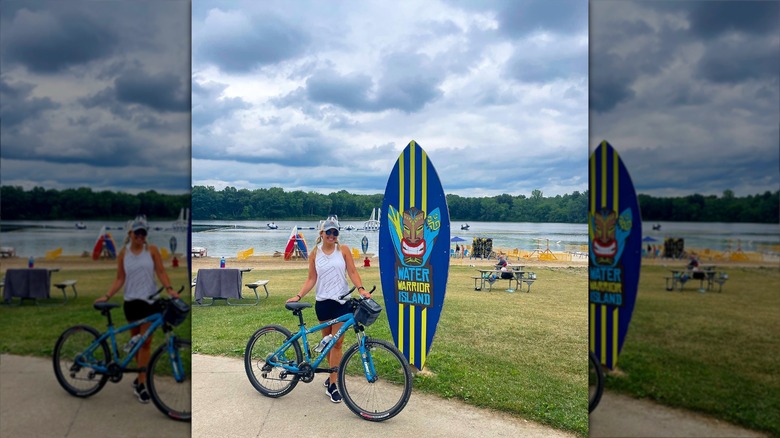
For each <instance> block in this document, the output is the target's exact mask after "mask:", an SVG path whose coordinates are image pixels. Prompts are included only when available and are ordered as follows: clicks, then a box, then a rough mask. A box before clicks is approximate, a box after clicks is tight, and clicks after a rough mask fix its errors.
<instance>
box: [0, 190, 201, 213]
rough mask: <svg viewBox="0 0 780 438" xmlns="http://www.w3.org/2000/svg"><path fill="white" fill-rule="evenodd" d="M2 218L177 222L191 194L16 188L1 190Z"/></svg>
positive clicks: (0, 210)
mask: <svg viewBox="0 0 780 438" xmlns="http://www.w3.org/2000/svg"><path fill="white" fill-rule="evenodd" d="M0 203H2V209H0V217H2V219H3V220H90V219H97V220H127V219H129V218H132V217H134V216H136V215H138V214H145V215H146V217H148V218H150V219H153V220H160V219H175V218H176V217H178V216H179V211H180V210H181V209H182V208H189V206H190V195H189V194H183V195H170V194H162V193H157V192H155V191H154V190H149V191H146V192H143V193H138V194H129V193H123V192H112V191H108V190H105V191H99V192H93V191H92V189H91V188H89V187H81V188H78V189H64V190H56V189H44V188H43V187H35V188H33V189H32V190H28V191H26V190H24V189H22V188H21V187H16V186H3V187H1V188H0Z"/></svg>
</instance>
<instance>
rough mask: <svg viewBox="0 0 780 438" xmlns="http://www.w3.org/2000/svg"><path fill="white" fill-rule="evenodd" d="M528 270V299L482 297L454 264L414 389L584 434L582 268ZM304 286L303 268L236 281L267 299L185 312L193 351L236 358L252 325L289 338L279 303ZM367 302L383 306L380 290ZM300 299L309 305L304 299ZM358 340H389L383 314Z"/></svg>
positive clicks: (375, 277)
mask: <svg viewBox="0 0 780 438" xmlns="http://www.w3.org/2000/svg"><path fill="white" fill-rule="evenodd" d="M535 272H537V275H538V278H539V280H538V281H537V282H536V283H534V285H533V287H532V292H531V293H530V294H526V293H524V292H515V293H513V294H510V293H506V292H504V291H503V288H504V287H506V282H504V281H501V282H498V283H496V288H495V289H494V290H493V292H490V293H485V292H475V291H474V281H473V280H472V279H471V276H473V275H475V274H477V272H476V270H475V269H474V268H469V267H467V266H453V267H452V268H451V270H450V277H449V281H448V288H447V295H446V299H445V303H444V307H443V313H442V317H441V320H440V322H439V327H438V329H437V332H436V335H435V338H434V342H433V345H432V348H431V352H430V355H429V356H428V358H427V360H426V363H425V370H424V372H422V373H417V374H416V375H415V379H414V390H415V391H421V392H426V393H430V394H435V395H438V396H441V397H444V398H454V399H459V400H463V401H464V402H466V403H468V404H471V405H474V406H479V407H485V408H491V409H495V410H498V411H502V412H505V413H508V414H510V415H513V416H517V417H519V418H525V419H529V420H534V421H538V422H540V423H544V424H548V425H550V426H552V427H555V428H557V429H562V430H568V431H572V432H574V433H576V434H578V435H580V436H586V435H587V433H588V415H587V373H586V370H587V363H586V361H587V359H586V351H587V336H585V333H587V304H586V303H587V296H586V294H585V292H584V291H585V289H586V287H587V271H586V269H585V268H584V267H582V268H547V269H544V268H539V269H535ZM360 274H361V276H362V278H363V283H364V284H365V285H374V284H376V285H377V286H378V285H379V284H380V282H379V273H378V270H377V269H371V270H370V271H363V270H361V271H360ZM305 278H306V270H305V269H296V270H280V271H263V270H254V271H251V272H248V273H246V274H244V282H249V281H254V280H258V279H268V280H271V281H270V283H269V284H268V288H269V291H270V292H271V296H270V298H269V299H267V300H266V299H261V302H260V304H259V305H258V306H249V307H235V306H231V307H229V306H225V305H224V304H223V303H218V304H216V305H214V306H211V307H204V308H194V309H193V313H194V316H193V328H192V330H193V340H194V343H193V351H195V352H198V353H203V354H210V355H224V356H231V357H243V353H244V348H245V347H246V343H247V341H248V339H249V337H250V336H251V335H252V333H254V332H255V330H256V329H258V328H260V327H261V326H264V325H267V324H279V325H282V326H284V327H287V328H288V329H290V330H291V331H294V330H296V329H297V325H296V324H297V318H294V317H293V316H292V314H291V312H290V311H288V310H285V309H284V302H285V301H286V300H287V299H288V298H289V297H292V296H293V295H295V294H296V293H297V292H298V291H299V288H300V286H301V285H302V284H303V282H304V280H305ZM245 292H246V291H245ZM374 298H375V300H376V301H377V302H379V303H380V304H382V305H383V307H384V298H383V297H382V293H381V291H377V292H376V293H375V294H374ZM304 301H309V302H313V293H310V294H309V295H307V296H306V298H304ZM304 316H305V317H306V321H307V324H308V325H309V326H312V325H314V323H316V317H315V314H314V310H313V309H308V310H307V311H306V312H305V314H304ZM367 332H368V333H369V335H371V336H372V337H376V338H382V339H387V340H392V336H391V334H390V328H389V325H388V322H387V318H386V316H385V313H384V312H383V313H382V315H381V316H380V318H379V319H378V320H377V322H375V323H374V324H373V325H372V326H371V327H369V328H368V330H367ZM346 336H347V337H346V339H345V348H346V347H348V346H349V345H351V344H352V343H354V340H355V338H354V334H352V333H351V332H350V333H348V334H347V335H346ZM248 384H249V382H248V381H247V385H248Z"/></svg>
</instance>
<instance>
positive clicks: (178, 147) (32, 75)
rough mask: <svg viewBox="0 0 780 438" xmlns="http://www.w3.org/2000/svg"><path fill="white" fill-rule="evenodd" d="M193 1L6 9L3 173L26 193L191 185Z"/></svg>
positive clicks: (0, 8) (1, 70) (1, 39)
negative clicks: (40, 188)
mask: <svg viewBox="0 0 780 438" xmlns="http://www.w3.org/2000/svg"><path fill="white" fill-rule="evenodd" d="M190 19H191V16H190V3H189V1H179V0H175V1H174V0H168V1H164V2H156V1H155V2H153V1H144V2H137V1H133V2H131V1H110V2H109V1H80V0H68V1H65V2H62V1H53V0H49V1H14V0H3V1H2V2H0V117H1V121H0V170H2V172H1V173H2V177H1V178H2V180H1V182H2V184H3V185H14V186H22V187H24V188H26V189H29V188H32V187H33V186H43V187H45V188H47V189H49V188H51V189H64V188H71V187H91V188H92V189H93V190H117V191H124V192H131V193H132V192H138V191H145V190H149V189H154V190H156V191H158V192H161V193H183V192H187V191H189V187H190V182H191V181H190V144H189V143H190V83H189V77H190V76H189V75H190Z"/></svg>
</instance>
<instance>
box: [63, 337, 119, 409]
mask: <svg viewBox="0 0 780 438" xmlns="http://www.w3.org/2000/svg"><path fill="white" fill-rule="evenodd" d="M99 337H100V333H98V331H97V330H95V329H94V328H92V327H90V326H86V325H77V326H73V327H71V328H69V329H67V330H65V331H64V332H63V333H62V335H60V337H59V339H57V343H56V344H55V345H54V353H53V354H52V361H53V364H54V375H55V376H57V381H58V382H59V383H60V385H62V387H63V388H65V390H66V391H68V393H70V394H71V395H75V396H76V397H89V396H90V395H92V394H95V393H97V392H98V391H100V390H101V389H102V388H103V386H105V385H106V382H107V381H108V376H107V375H105V374H98V373H97V372H96V371H95V370H94V368H92V366H91V365H99V366H105V365H106V364H108V362H109V361H110V358H111V353H110V350H109V349H108V344H107V343H106V342H105V341H103V342H101V343H100V345H98V347H97V348H96V349H95V351H93V352H92V353H91V354H89V355H85V354H84V353H85V352H86V351H87V348H88V347H89V346H90V345H91V344H92V343H93V342H95V340H96V339H97V338H99ZM77 360H78V361H77Z"/></svg>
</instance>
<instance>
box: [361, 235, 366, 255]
mask: <svg viewBox="0 0 780 438" xmlns="http://www.w3.org/2000/svg"><path fill="white" fill-rule="evenodd" d="M360 247H361V248H362V249H363V254H366V253H367V252H368V237H366V236H363V239H362V240H361V241H360Z"/></svg>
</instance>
